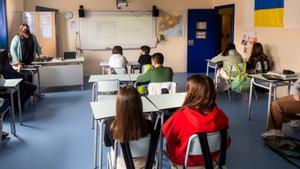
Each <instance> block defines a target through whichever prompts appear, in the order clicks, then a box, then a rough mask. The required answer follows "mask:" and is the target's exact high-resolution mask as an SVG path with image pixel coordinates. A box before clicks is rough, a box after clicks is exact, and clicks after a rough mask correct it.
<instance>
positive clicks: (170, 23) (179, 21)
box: [157, 12, 184, 38]
mask: <svg viewBox="0 0 300 169" xmlns="http://www.w3.org/2000/svg"><path fill="white" fill-rule="evenodd" d="M157 33H158V35H159V36H164V37H166V38H168V37H182V36H184V13H183V12H179V13H178V14H170V13H165V12H162V16H161V17H160V18H159V19H158V25H157Z"/></svg>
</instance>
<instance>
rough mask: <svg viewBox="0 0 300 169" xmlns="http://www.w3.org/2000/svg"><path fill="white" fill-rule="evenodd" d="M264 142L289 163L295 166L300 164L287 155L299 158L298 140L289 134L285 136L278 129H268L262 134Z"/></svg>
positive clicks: (299, 146)
mask: <svg viewBox="0 0 300 169" xmlns="http://www.w3.org/2000/svg"><path fill="white" fill-rule="evenodd" d="M262 138H263V140H264V142H265V144H266V145H267V146H268V147H269V148H270V149H271V150H273V151H274V152H275V153H277V154H278V155H280V156H281V157H282V158H283V159H285V160H286V161H287V162H289V163H290V164H292V165H294V166H295V167H297V168H300V166H299V165H298V164H297V163H295V162H294V161H292V160H291V159H289V158H288V157H292V158H296V159H300V141H299V140H297V139H295V138H293V137H289V136H285V135H284V134H283V133H282V131H280V130H270V131H268V132H266V133H264V134H263V135H262Z"/></svg>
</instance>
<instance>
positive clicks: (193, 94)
mask: <svg viewBox="0 0 300 169" xmlns="http://www.w3.org/2000/svg"><path fill="white" fill-rule="evenodd" d="M224 128H228V118H227V116H226V115H225V113H224V112H223V111H222V110H221V109H220V108H219V107H218V106H217V104H216V90H215V87H214V83H213V81H212V80H211V79H210V78H209V77H207V76H202V75H193V76H191V77H189V78H188V82H187V95H186V97H185V100H184V103H183V106H182V108H181V109H179V110H178V111H177V112H175V113H174V114H173V115H172V116H171V117H170V118H169V119H168V120H167V121H166V123H165V124H164V125H163V127H162V132H163V134H164V136H165V138H166V146H167V152H168V154H169V156H170V160H171V161H172V162H173V163H175V164H176V165H177V167H178V168H181V165H183V163H184V158H185V153H186V149H187V145H188V140H189V138H190V136H191V135H193V134H195V133H197V132H215V131H218V130H221V129H224ZM211 155H212V156H211V157H212V160H213V161H216V159H217V157H218V152H212V154H211ZM203 165H204V159H203V156H200V155H199V156H198V155H192V156H190V157H189V161H188V166H189V167H193V166H194V167H195V166H197V168H199V166H201V167H202V166H203ZM195 168H196V167H195Z"/></svg>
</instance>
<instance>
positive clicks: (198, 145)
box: [183, 129, 228, 169]
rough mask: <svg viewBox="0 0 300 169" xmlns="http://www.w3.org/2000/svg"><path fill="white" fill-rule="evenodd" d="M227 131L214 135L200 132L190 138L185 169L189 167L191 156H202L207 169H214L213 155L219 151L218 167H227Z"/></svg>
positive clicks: (220, 168)
mask: <svg viewBox="0 0 300 169" xmlns="http://www.w3.org/2000/svg"><path fill="white" fill-rule="evenodd" d="M227 141H228V135H227V129H222V130H220V131H217V132H214V133H205V132H200V133H196V134H193V135H192V136H190V138H189V141H188V145H187V150H186V154H185V159H184V164H183V169H186V168H187V167H188V166H187V164H188V160H189V156H191V155H202V156H203V159H204V166H205V168H206V169H214V165H213V161H212V159H211V153H212V152H217V151H219V153H220V154H219V156H218V162H217V166H218V168H219V169H222V168H223V167H225V161H226V149H227Z"/></svg>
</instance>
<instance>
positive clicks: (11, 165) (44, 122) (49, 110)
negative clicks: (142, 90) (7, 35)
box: [0, 74, 299, 169]
mask: <svg viewBox="0 0 300 169" xmlns="http://www.w3.org/2000/svg"><path fill="white" fill-rule="evenodd" d="M186 77H187V75H186V74H175V77H174V81H176V82H178V85H179V87H178V89H179V91H183V90H184V89H185V83H186ZM87 88H88V87H87ZM90 100H91V90H89V89H87V90H85V91H80V90H73V91H66V92H52V93H47V94H46V95H45V96H44V98H43V99H42V100H41V101H40V102H38V105H36V106H35V107H34V108H30V106H31V105H30V104H29V105H28V107H27V109H26V111H25V112H24V125H23V126H20V125H19V123H17V135H18V137H13V136H10V141H9V142H8V143H7V144H5V145H3V147H2V152H1V153H0V169H92V168H93V130H91V127H90V124H91V122H90V117H91V110H90V107H89V101H90ZM247 103H248V102H247V101H246V100H245V99H242V97H241V95H234V96H233V100H232V102H228V98H227V95H226V93H220V94H219V95H218V105H219V107H221V108H222V109H223V110H224V111H225V112H226V114H227V115H228V117H229V120H230V130H229V132H230V135H231V138H232V144H231V146H230V148H229V149H228V151H227V152H228V154H227V161H226V162H227V167H228V168H229V169H254V168H255V169H290V168H291V169H293V168H294V167H293V166H292V165H290V164H289V163H287V162H286V161H285V160H283V159H282V158H281V157H279V156H278V155H277V154H275V153H273V152H272V151H271V150H269V149H268V148H267V147H266V146H264V144H263V142H262V139H261V136H260V135H261V133H262V132H264V130H265V124H266V122H265V120H266V109H267V107H266V105H267V96H266V95H260V96H259V99H258V100H255V101H254V103H253V113H252V120H251V121H248V120H247V116H246V112H247ZM17 117H18V116H17ZM4 130H6V131H9V123H8V121H6V122H5V123H4ZM106 150H107V149H106ZM298 162H299V161H298ZM166 163H167V162H166V161H165V164H166ZM165 166H167V165H165ZM164 168H167V167H164Z"/></svg>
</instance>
